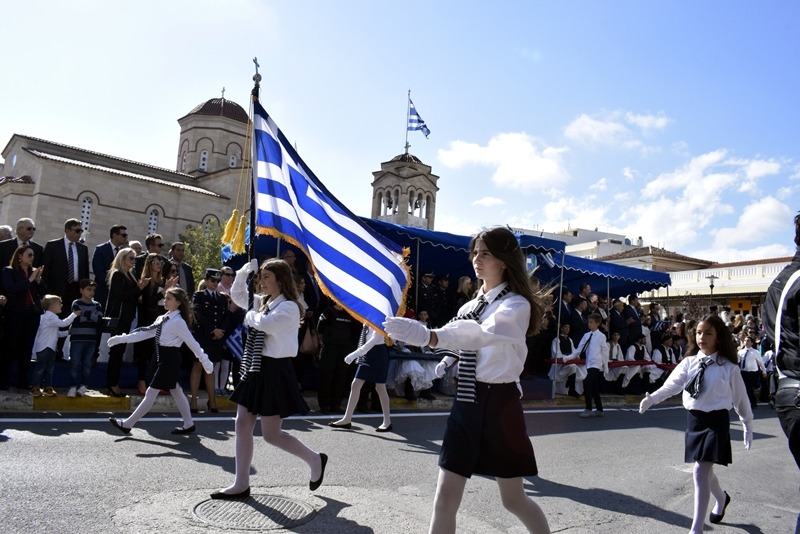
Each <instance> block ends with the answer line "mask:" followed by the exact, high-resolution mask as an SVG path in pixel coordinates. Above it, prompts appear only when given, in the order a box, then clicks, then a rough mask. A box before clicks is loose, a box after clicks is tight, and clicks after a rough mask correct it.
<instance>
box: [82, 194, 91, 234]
mask: <svg viewBox="0 0 800 534" xmlns="http://www.w3.org/2000/svg"><path fill="white" fill-rule="evenodd" d="M91 220H92V199H91V197H83V200H82V201H81V224H82V225H83V231H84V232H86V233H89V223H90V222H91Z"/></svg>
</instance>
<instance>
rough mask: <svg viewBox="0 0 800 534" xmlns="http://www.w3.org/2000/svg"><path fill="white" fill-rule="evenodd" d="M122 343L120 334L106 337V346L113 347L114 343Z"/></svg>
mask: <svg viewBox="0 0 800 534" xmlns="http://www.w3.org/2000/svg"><path fill="white" fill-rule="evenodd" d="M120 343H122V336H111V337H110V338H108V346H109V347H113V346H114V345H119V344H120Z"/></svg>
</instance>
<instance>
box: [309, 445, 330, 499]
mask: <svg viewBox="0 0 800 534" xmlns="http://www.w3.org/2000/svg"><path fill="white" fill-rule="evenodd" d="M319 459H320V461H321V462H322V471H321V472H320V474H319V478H318V479H317V480H310V481H309V482H308V489H310V490H311V491H314V490H316V489H317V488H318V487H320V486H321V485H322V479H323V478H325V466H326V465H327V464H328V455H327V454H325V453H324V452H321V453H319Z"/></svg>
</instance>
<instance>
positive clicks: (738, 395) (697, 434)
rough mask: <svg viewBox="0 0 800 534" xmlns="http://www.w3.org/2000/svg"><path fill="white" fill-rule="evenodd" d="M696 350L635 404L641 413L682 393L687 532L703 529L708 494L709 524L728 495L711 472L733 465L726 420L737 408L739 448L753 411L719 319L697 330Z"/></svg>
mask: <svg viewBox="0 0 800 534" xmlns="http://www.w3.org/2000/svg"><path fill="white" fill-rule="evenodd" d="M695 330H696V334H695V337H696V341H697V343H696V346H694V347H692V348H691V349H690V350H689V353H688V354H687V357H686V358H684V359H683V360H681V362H680V363H679V364H678V366H677V367H676V368H675V370H674V371H672V373H671V374H670V375H669V378H667V381H666V382H665V383H664V385H663V386H661V388H659V389H658V390H656V392H655V393H653V394H652V395H651V394H647V395H645V398H644V399H642V402H641V404H640V405H639V413H644V412H645V411H646V410H647V409H648V408H650V407H651V406H653V405H654V404H658V403H659V402H661V401H663V400H666V399H668V398H669V397H672V396H673V395H675V394H677V393H680V392H683V406H684V408H686V410H687V412H686V448H685V454H684V460H685V461H686V462H687V463H688V462H694V519H693V520H692V529H691V530H690V531H689V532H690V534H700V533H701V532H702V531H703V523H704V521H705V515H706V510H707V509H708V501H709V493H710V494H711V495H713V496H714V500H715V501H716V504H715V505H714V508H713V510H712V511H711V513H710V514H709V517H708V518H709V521H711V522H712V523H719V522H720V521H722V518H723V517H724V516H725V509H726V508H727V507H728V504H730V502H731V497H730V495H728V493H727V492H725V491H723V490H722V487H720V485H719V480H717V476H716V475H715V474H714V464H720V465H728V464H729V463H731V461H732V453H731V436H730V416H729V413H728V412H729V410H730V409H731V406H733V408H734V409H735V410H736V413H737V414H738V415H739V419H740V420H741V422H742V427H743V429H744V448H745V449H747V450H750V444H751V442H752V440H753V431H752V423H753V412H752V411H751V410H750V402H749V400H748V398H747V392H746V391H745V386H744V381H743V380H742V374H741V372H740V370H739V365H738V363H737V357H736V347H735V346H734V344H733V339H732V338H731V335H730V332H729V331H728V328H727V327H726V326H725V323H724V322H722V319H720V318H719V317H717V316H716V315H710V316H708V317H706V318H705V319H703V320H702V321H701V322H700V323H698V324H697V327H696V329H695Z"/></svg>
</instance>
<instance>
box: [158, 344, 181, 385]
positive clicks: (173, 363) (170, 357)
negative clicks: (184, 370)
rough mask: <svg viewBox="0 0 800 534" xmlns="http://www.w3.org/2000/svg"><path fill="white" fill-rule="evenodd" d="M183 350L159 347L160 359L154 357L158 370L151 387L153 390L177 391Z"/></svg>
mask: <svg viewBox="0 0 800 534" xmlns="http://www.w3.org/2000/svg"><path fill="white" fill-rule="evenodd" d="M181 358H182V356H181V348H180V347H165V346H163V345H159V346H158V358H156V357H155V355H153V360H154V361H155V365H156V370H155V373H154V374H153V379H152V380H151V381H150V387H151V388H153V389H175V388H176V387H177V386H178V375H179V373H180V371H181Z"/></svg>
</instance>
